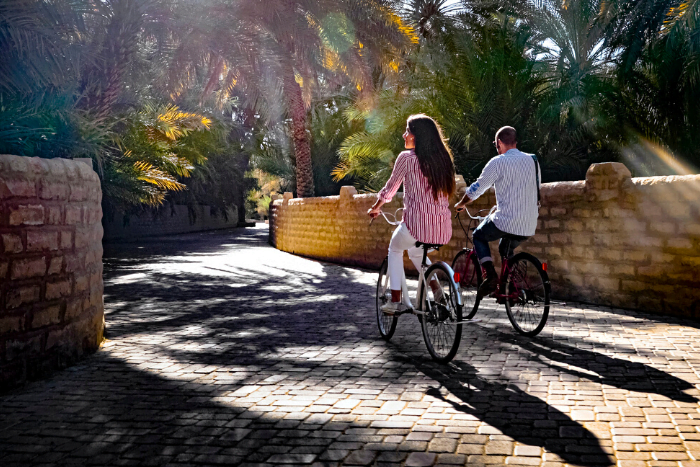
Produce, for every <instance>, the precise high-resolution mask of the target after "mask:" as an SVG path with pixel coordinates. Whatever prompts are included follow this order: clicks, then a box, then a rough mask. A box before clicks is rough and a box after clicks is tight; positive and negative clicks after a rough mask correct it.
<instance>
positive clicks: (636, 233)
mask: <svg viewBox="0 0 700 467" xmlns="http://www.w3.org/2000/svg"><path fill="white" fill-rule="evenodd" d="M464 189H465V185H464V182H463V181H462V180H461V177H458V190H459V191H460V192H459V195H460V196H461V194H462V193H463V192H464ZM541 191H542V208H541V209H540V218H539V221H538V228H537V234H536V235H535V236H534V237H533V238H531V239H530V240H528V241H527V242H526V243H525V244H523V245H522V246H521V247H520V248H519V249H518V251H521V250H524V251H529V252H531V253H533V254H535V255H536V256H538V257H539V258H540V259H542V260H544V261H546V262H547V263H548V266H549V270H548V272H549V275H550V279H551V281H552V291H553V294H554V296H555V297H557V298H560V299H573V300H578V301H583V302H588V303H596V304H602V305H612V306H616V307H622V308H632V309H639V310H644V311H650V312H656V313H666V314H673V315H680V316H691V317H700V175H688V176H671V177H648V178H631V176H630V172H629V170H628V169H627V168H626V167H625V166H624V165H622V164H617V163H606V164H594V165H592V166H591V167H590V169H589V170H588V173H587V174H586V180H585V181H578V182H559V183H548V184H544V185H543V186H542V190H541ZM375 200H376V197H375V195H357V194H355V190H354V189H353V188H352V187H343V189H342V191H341V194H340V196H336V197H328V198H305V199H291V194H285V198H284V199H281V200H276V201H275V202H274V203H273V206H272V210H271V215H270V242H271V243H272V244H273V245H275V246H276V247H277V248H279V249H281V250H284V251H289V252H292V253H296V254H300V255H304V256H309V257H313V258H318V259H323V260H327V261H333V262H338V263H342V264H349V265H355V266H363V267H368V268H377V267H378V266H379V264H380V263H381V261H382V260H383V258H384V257H385V256H386V252H387V247H388V245H389V240H390V238H391V232H392V231H393V229H394V228H393V227H392V226H390V225H388V224H387V223H386V222H384V220H382V219H378V220H376V221H375V222H374V223H373V225H372V226H371V227H370V226H369V223H368V218H367V214H366V212H367V209H369V207H370V206H371V205H372V204H374V202H375ZM455 201H456V200H455ZM494 203H495V196H494V193H493V191H492V190H491V191H490V192H489V193H487V194H486V195H484V196H482V197H481V198H480V199H479V200H477V202H476V203H475V204H474V206H473V208H472V212H473V211H475V210H478V209H487V208H489V207H490V206H492V205H493V204H494ZM400 206H401V199H400V197H399V196H397V197H396V198H395V199H394V200H393V201H392V202H391V203H390V204H389V205H385V207H384V210H385V211H387V212H393V210H395V209H397V208H399V207H400ZM465 243H466V238H465V235H464V234H463V232H462V231H461V229H460V228H459V225H458V224H457V222H456V221H454V223H453V236H452V240H451V242H450V244H449V245H447V246H445V247H443V248H442V249H441V250H440V251H439V252H438V253H437V254H435V255H434V257H435V258H439V259H442V260H445V261H447V262H448V263H450V264H451V262H452V258H453V257H454V255H455V254H456V253H457V252H458V251H459V250H460V249H461V248H463V247H464V246H465ZM496 247H497V244H495V243H494V244H493V245H492V250H493V252H494V254H497V253H496V252H497V250H496ZM406 265H407V267H410V266H409V263H408V260H406Z"/></svg>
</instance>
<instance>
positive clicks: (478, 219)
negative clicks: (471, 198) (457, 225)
mask: <svg viewBox="0 0 700 467" xmlns="http://www.w3.org/2000/svg"><path fill="white" fill-rule="evenodd" d="M495 209H496V206H493V207H492V208H491V209H489V213H488V214H486V215H485V216H472V214H471V213H470V212H469V209H468V208H467V207H466V206H465V207H464V211H457V213H456V214H455V218H456V219H457V218H459V213H460V212H466V213H467V216H469V217H470V218H471V219H474V220H475V221H479V222H481V221H483V220H486V219H488V218H489V216H491V213H493V211H495ZM484 211H486V209H481V210H479V211H477V214H479V213H482V212H484Z"/></svg>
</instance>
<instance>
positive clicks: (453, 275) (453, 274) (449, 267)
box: [433, 261, 464, 306]
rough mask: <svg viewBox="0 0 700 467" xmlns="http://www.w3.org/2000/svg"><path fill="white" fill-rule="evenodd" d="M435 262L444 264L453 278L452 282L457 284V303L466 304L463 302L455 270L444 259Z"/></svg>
mask: <svg viewBox="0 0 700 467" xmlns="http://www.w3.org/2000/svg"><path fill="white" fill-rule="evenodd" d="M433 264H442V265H443V266H444V267H445V269H447V272H448V273H449V274H450V279H451V280H452V283H453V284H454V286H455V290H456V291H457V305H459V306H464V304H463V303H462V294H461V293H460V291H459V284H458V283H457V282H455V272H454V270H453V269H452V267H451V266H450V265H449V264H447V263H446V262H444V261H436V262H434V263H433Z"/></svg>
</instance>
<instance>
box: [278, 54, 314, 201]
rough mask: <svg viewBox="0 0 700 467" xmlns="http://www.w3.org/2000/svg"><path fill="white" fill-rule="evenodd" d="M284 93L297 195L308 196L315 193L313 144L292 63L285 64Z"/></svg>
mask: <svg viewBox="0 0 700 467" xmlns="http://www.w3.org/2000/svg"><path fill="white" fill-rule="evenodd" d="M284 95H285V98H286V100H287V108H288V110H289V113H290V114H291V117H292V137H293V140H294V156H295V158H296V177H297V196H298V197H300V198H308V197H311V196H313V195H314V172H313V168H312V165H311V144H310V143H309V135H308V133H307V132H306V108H305V106H304V98H303V97H302V94H301V87H300V86H299V83H297V81H296V79H295V77H294V68H293V67H292V64H291V63H286V64H285V65H284Z"/></svg>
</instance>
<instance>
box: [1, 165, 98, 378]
mask: <svg viewBox="0 0 700 467" xmlns="http://www.w3.org/2000/svg"><path fill="white" fill-rule="evenodd" d="M101 198H102V191H101V189H100V180H99V178H98V177H97V174H96V173H95V172H94V171H93V170H92V168H90V166H88V165H86V164H85V163H82V162H77V161H71V160H64V159H50V160H49V159H39V158H27V157H17V156H9V155H0V238H1V239H2V242H1V243H0V245H2V247H1V248H2V249H0V387H10V386H14V385H16V384H19V383H21V382H22V381H24V380H26V379H32V378H34V377H37V376H40V375H41V374H43V373H45V372H47V371H50V370H52V369H54V368H57V367H62V366H65V365H67V364H69V363H71V362H72V361H74V360H75V359H77V358H79V357H80V356H82V355H83V354H84V353H85V352H89V351H92V350H95V349H97V348H98V347H99V345H100V343H101V342H102V333H103V329H104V307H103V303H102V291H103V284H102V243H101V241H102V225H101V219H102V208H101V205H100V202H101Z"/></svg>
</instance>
